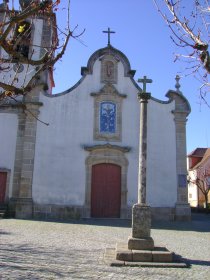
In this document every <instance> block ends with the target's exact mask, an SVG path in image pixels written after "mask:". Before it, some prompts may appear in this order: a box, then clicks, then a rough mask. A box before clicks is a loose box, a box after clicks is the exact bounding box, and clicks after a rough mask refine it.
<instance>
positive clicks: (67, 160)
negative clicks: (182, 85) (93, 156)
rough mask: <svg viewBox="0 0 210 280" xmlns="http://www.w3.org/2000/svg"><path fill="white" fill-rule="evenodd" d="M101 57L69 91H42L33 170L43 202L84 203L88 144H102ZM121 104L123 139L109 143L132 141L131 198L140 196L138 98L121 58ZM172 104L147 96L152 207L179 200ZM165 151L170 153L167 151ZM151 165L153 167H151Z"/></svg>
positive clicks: (36, 197)
mask: <svg viewBox="0 0 210 280" xmlns="http://www.w3.org/2000/svg"><path fill="white" fill-rule="evenodd" d="M100 65H101V64H100V61H99V60H97V61H96V62H95V64H94V67H93V74H92V75H87V76H86V77H85V79H83V80H82V82H81V83H80V84H79V85H78V86H77V87H76V88H74V89H73V90H72V91H71V92H69V93H66V94H62V95H58V96H54V97H51V98H50V97H47V96H44V95H42V94H41V100H40V101H41V102H43V104H44V106H43V107H41V108H40V116H39V118H40V119H41V120H43V121H44V122H49V126H45V125H43V124H41V123H38V128H37V142H36V151H35V168H34V175H33V199H34V202H35V203H39V204H61V205H81V206H82V205H84V201H85V187H86V167H85V160H86V158H87V156H88V155H89V153H88V152H86V151H85V150H84V148H83V146H84V145H94V144H103V143H105V142H104V141H96V140H93V129H94V128H93V124H94V98H93V97H92V96H91V95H90V94H91V93H93V92H98V91H99V90H100V89H101V88H102V87H103V86H104V84H102V83H101V82H100ZM114 86H115V87H116V89H117V90H118V92H119V93H121V94H126V95H127V97H126V98H124V99H123V103H122V124H123V126H122V141H121V142H111V141H110V143H111V144H114V145H119V146H128V147H130V148H131V151H130V152H128V153H126V154H125V156H126V158H127V159H128V162H129V164H128V173H127V187H128V193H127V203H128V205H133V203H135V202H136V201H137V186H138V144H139V101H138V99H137V93H138V89H137V88H136V87H135V86H134V84H133V82H132V80H131V79H130V78H128V77H124V68H123V65H122V63H121V62H119V63H118V84H114ZM173 108H174V104H161V103H158V102H155V101H152V100H150V101H149V107H148V122H149V124H148V201H149V203H150V204H151V205H152V206H173V207H174V204H175V202H176V198H177V194H176V176H175V172H174V170H176V166H175V164H176V161H175V158H176V154H175V153H176V151H175V132H174V131H175V128H174V121H173V115H172V114H171V110H172V109H173ZM166 150H167V154H166V153H165V151H166ZM149 170H150V171H149Z"/></svg>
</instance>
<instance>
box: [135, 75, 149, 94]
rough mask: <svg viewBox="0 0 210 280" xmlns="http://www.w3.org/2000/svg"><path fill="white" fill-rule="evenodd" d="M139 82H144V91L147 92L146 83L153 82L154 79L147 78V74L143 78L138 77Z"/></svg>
mask: <svg viewBox="0 0 210 280" xmlns="http://www.w3.org/2000/svg"><path fill="white" fill-rule="evenodd" d="M138 82H139V83H143V92H144V93H146V85H147V84H148V83H152V80H151V79H147V76H144V78H143V79H138Z"/></svg>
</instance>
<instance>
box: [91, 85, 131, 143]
mask: <svg viewBox="0 0 210 280" xmlns="http://www.w3.org/2000/svg"><path fill="white" fill-rule="evenodd" d="M91 96H93V97H94V128H93V139H94V140H99V141H121V137H122V101H123V98H125V97H126V95H125V94H120V93H119V92H118V91H117V90H116V89H115V87H114V86H113V85H111V84H106V85H105V86H104V87H103V88H102V89H101V90H100V91H99V92H98V93H91ZM102 102H113V103H114V104H115V105H116V131H115V133H104V132H100V122H99V118H100V105H101V103H102Z"/></svg>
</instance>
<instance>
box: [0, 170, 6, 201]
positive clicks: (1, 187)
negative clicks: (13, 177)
mask: <svg viewBox="0 0 210 280" xmlns="http://www.w3.org/2000/svg"><path fill="white" fill-rule="evenodd" d="M6 183H7V173H6V172H0V203H4V200H5V192H6Z"/></svg>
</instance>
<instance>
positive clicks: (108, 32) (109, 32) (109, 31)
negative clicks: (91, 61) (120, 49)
mask: <svg viewBox="0 0 210 280" xmlns="http://www.w3.org/2000/svg"><path fill="white" fill-rule="evenodd" d="M103 33H107V34H108V46H110V34H111V33H116V32H115V31H111V30H110V28H109V27H108V31H103Z"/></svg>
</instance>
